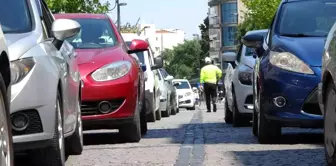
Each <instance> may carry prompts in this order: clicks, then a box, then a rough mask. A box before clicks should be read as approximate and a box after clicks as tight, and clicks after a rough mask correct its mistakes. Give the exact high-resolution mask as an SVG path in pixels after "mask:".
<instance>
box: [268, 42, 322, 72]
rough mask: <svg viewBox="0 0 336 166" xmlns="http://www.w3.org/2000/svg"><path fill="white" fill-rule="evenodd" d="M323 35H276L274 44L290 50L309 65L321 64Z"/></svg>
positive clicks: (316, 65) (318, 65)
mask: <svg viewBox="0 0 336 166" xmlns="http://www.w3.org/2000/svg"><path fill="white" fill-rule="evenodd" d="M325 39H326V38H325V37H284V36H276V37H275V40H274V41H275V42H274V44H275V45H274V46H275V47H276V48H281V49H284V50H286V51H289V52H291V53H292V54H294V55H296V56H297V57H298V58H300V59H301V60H303V61H304V62H305V63H307V64H308V65H309V66H313V67H321V66H322V53H323V47H324V43H325Z"/></svg>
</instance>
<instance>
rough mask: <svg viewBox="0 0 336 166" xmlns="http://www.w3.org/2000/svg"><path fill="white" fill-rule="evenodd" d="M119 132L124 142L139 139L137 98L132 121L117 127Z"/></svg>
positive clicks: (139, 127)
mask: <svg viewBox="0 0 336 166" xmlns="http://www.w3.org/2000/svg"><path fill="white" fill-rule="evenodd" d="M119 134H120V136H121V137H122V139H123V140H125V141H126V142H139V141H140V140H141V122H140V108H139V99H137V103H136V107H135V111H134V117H133V121H132V123H129V124H125V125H124V126H122V127H121V128H120V129H119Z"/></svg>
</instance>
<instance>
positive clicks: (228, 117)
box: [224, 98, 233, 124]
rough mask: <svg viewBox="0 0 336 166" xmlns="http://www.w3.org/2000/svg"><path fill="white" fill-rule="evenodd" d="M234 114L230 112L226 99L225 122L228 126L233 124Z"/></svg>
mask: <svg viewBox="0 0 336 166" xmlns="http://www.w3.org/2000/svg"><path fill="white" fill-rule="evenodd" d="M232 116H233V115H232V112H231V111H230V110H229V106H228V103H227V100H226V98H225V99H224V120H225V122H226V123H227V124H232V119H233V118H232Z"/></svg>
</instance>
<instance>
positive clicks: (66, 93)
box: [39, 0, 80, 133]
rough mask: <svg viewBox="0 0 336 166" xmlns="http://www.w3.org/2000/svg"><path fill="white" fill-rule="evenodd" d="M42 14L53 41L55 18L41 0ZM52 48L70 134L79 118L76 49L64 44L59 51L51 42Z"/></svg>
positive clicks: (65, 120)
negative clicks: (57, 66)
mask: <svg viewBox="0 0 336 166" xmlns="http://www.w3.org/2000/svg"><path fill="white" fill-rule="evenodd" d="M39 2H40V3H39V5H40V7H41V11H42V12H41V14H42V17H41V18H42V24H43V25H44V27H45V31H46V33H47V36H48V38H50V39H52V32H51V27H52V23H53V21H54V17H53V15H52V13H51V12H50V10H49V9H48V7H47V4H46V3H45V2H44V1H43V0H39ZM46 44H48V45H49V46H50V47H54V49H55V50H56V51H50V52H54V54H55V55H56V56H55V57H57V60H56V61H57V62H56V63H58V64H59V67H60V77H61V82H62V85H61V87H62V104H63V122H64V132H65V133H67V132H70V131H72V130H74V129H75V126H76V117H77V114H78V113H77V101H78V100H79V99H78V94H79V83H80V76H79V72H78V67H77V63H76V61H75V52H74V48H73V47H72V46H71V45H70V44H69V43H68V42H66V41H65V42H63V44H62V46H61V47H60V48H59V50H58V49H57V48H56V47H55V46H54V45H53V44H52V42H51V41H50V40H49V42H48V43H46Z"/></svg>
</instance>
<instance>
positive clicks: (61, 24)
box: [0, 0, 83, 166]
mask: <svg viewBox="0 0 336 166" xmlns="http://www.w3.org/2000/svg"><path fill="white" fill-rule="evenodd" d="M1 2H2V5H0V22H1V26H2V28H3V33H4V34H5V38H6V40H7V41H6V42H7V46H8V52H9V60H10V61H11V64H10V67H11V83H12V86H11V108H10V109H11V121H12V126H11V128H12V134H13V142H14V150H15V151H16V152H29V155H30V160H31V161H32V162H33V165H41V166H43V165H64V162H65V159H66V157H65V156H66V154H76V155H79V154H81V153H82V150H83V134H82V119H81V114H80V107H79V106H80V101H81V97H80V94H81V85H80V84H81V81H80V75H79V71H78V66H77V64H76V61H75V56H76V54H75V52H74V48H73V47H72V46H71V45H70V44H69V43H68V42H67V41H65V39H67V38H69V37H72V36H75V35H77V34H78V32H79V31H80V25H79V24H78V23H77V22H75V21H73V20H68V19H62V20H57V21H54V17H53V16H52V13H51V12H50V10H49V9H48V7H47V4H46V3H45V1H43V0H17V1H1ZM1 145H3V143H2V144H1ZM65 149H66V150H67V152H66V151H65Z"/></svg>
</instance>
